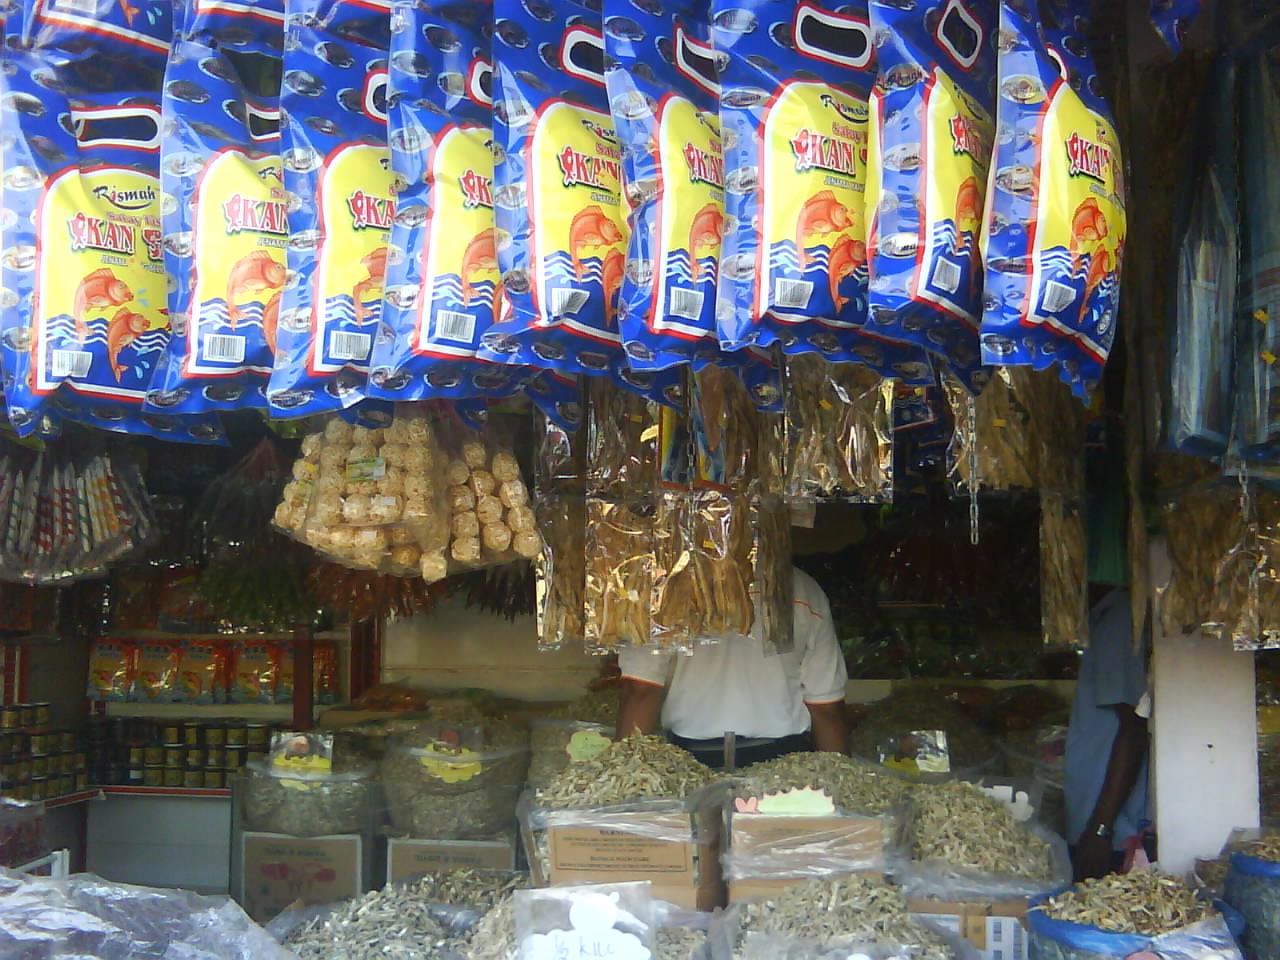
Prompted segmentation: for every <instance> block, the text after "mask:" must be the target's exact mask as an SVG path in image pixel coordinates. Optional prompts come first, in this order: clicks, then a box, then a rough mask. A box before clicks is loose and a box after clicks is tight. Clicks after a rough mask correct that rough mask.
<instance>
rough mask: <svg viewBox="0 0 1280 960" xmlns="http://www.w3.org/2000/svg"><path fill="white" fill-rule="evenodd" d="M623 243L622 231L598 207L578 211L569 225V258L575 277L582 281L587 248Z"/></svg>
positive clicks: (593, 206)
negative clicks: (571, 260)
mask: <svg viewBox="0 0 1280 960" xmlns="http://www.w3.org/2000/svg"><path fill="white" fill-rule="evenodd" d="M621 242H622V231H621V230H619V229H618V225H617V224H616V223H614V222H613V221H612V220H611V219H610V218H609V217H608V215H606V214H605V212H604V210H602V209H601V208H600V207H599V206H598V205H596V204H592V205H591V206H589V207H587V208H585V209H583V210H580V211H578V213H577V214H575V215H574V218H573V222H572V223H570V224H569V256H570V257H571V258H572V259H573V272H574V275H575V276H576V277H577V278H578V279H579V280H581V279H582V253H583V251H584V250H585V249H586V248H587V247H611V246H613V245H614V244H615V243H621Z"/></svg>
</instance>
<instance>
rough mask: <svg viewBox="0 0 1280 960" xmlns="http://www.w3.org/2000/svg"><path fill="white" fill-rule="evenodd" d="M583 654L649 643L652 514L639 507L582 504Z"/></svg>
mask: <svg viewBox="0 0 1280 960" xmlns="http://www.w3.org/2000/svg"><path fill="white" fill-rule="evenodd" d="M586 564H587V572H586V591H585V597H586V623H585V631H584V634H583V636H584V642H585V644H586V647H587V650H588V651H597V652H608V651H611V650H613V649H614V648H616V647H619V646H631V645H636V646H643V645H645V644H648V643H649V633H650V630H649V625H650V623H649V599H650V594H651V592H652V590H653V576H654V569H655V560H654V553H653V515H652V510H651V509H646V508H645V507H644V506H643V505H639V504H635V505H625V504H621V503H611V502H608V501H605V500H588V501H587V535H586Z"/></svg>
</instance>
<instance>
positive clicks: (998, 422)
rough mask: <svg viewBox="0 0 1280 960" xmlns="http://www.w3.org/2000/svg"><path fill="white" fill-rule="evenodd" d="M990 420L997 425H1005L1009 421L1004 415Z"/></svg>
mask: <svg viewBox="0 0 1280 960" xmlns="http://www.w3.org/2000/svg"><path fill="white" fill-rule="evenodd" d="M991 422H992V424H994V425H995V426H997V427H1007V426H1008V425H1009V421H1008V420H1006V419H1005V418H1004V417H995V418H993V419H992V421H991Z"/></svg>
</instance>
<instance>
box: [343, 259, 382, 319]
mask: <svg viewBox="0 0 1280 960" xmlns="http://www.w3.org/2000/svg"><path fill="white" fill-rule="evenodd" d="M360 265H361V266H362V267H364V269H365V272H367V273H368V274H369V275H368V276H367V277H365V278H364V279H363V280H361V281H360V282H359V283H357V284H356V285H355V286H354V287H352V288H351V299H352V300H354V301H355V305H356V323H358V324H360V326H364V322H365V321H366V320H367V319H369V315H370V314H371V313H372V312H373V311H372V310H370V309H369V308H368V307H366V306H365V305H364V301H365V299H366V298H367V297H368V296H369V295H370V294H371V293H373V292H374V291H375V290H377V291H381V290H382V284H383V282H384V281H385V280H386V278H387V248H386V247H379V248H378V249H377V250H374V251H373V252H372V253H370V254H367V255H366V256H364V257H362V258H361V260H360Z"/></svg>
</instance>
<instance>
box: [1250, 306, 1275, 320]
mask: <svg viewBox="0 0 1280 960" xmlns="http://www.w3.org/2000/svg"><path fill="white" fill-rule="evenodd" d="M1253 319H1255V320H1257V321H1258V322H1259V323H1267V322H1268V321H1270V319H1271V314H1269V313H1267V311H1265V310H1263V309H1262V308H1261V307H1259V308H1258V309H1257V310H1255V311H1253Z"/></svg>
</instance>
